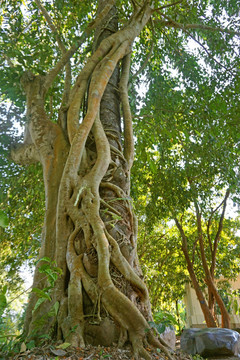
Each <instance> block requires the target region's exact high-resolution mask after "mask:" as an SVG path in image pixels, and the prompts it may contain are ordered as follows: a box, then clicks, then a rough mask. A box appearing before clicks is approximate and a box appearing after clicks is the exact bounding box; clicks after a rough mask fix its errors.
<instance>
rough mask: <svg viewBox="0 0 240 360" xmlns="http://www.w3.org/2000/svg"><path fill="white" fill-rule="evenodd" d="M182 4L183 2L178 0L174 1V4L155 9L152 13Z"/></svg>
mask: <svg viewBox="0 0 240 360" xmlns="http://www.w3.org/2000/svg"><path fill="white" fill-rule="evenodd" d="M182 2H183V0H179V1H175V2H173V3H171V4H167V5H163V6H160V7H159V8H157V9H153V12H154V11H158V10H162V9H165V8H168V7H171V6H174V5H177V4H181V3H182Z"/></svg>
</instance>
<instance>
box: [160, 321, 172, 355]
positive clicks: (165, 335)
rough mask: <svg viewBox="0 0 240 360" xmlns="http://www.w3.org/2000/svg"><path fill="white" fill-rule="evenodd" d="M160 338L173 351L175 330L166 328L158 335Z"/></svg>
mask: <svg viewBox="0 0 240 360" xmlns="http://www.w3.org/2000/svg"><path fill="white" fill-rule="evenodd" d="M160 338H161V339H163V340H164V341H165V342H166V343H167V345H168V346H169V347H170V348H171V349H173V350H174V349H175V345H176V334H175V330H174V329H172V328H171V327H169V326H167V327H166V329H165V331H164V332H163V333H162V334H160Z"/></svg>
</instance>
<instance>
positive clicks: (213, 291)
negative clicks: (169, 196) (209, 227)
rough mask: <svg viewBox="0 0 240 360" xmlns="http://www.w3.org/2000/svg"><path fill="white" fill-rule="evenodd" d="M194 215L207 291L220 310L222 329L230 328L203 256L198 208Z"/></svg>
mask: <svg viewBox="0 0 240 360" xmlns="http://www.w3.org/2000/svg"><path fill="white" fill-rule="evenodd" d="M196 215H197V226H198V240H199V246H200V253H201V259H202V264H203V269H204V272H205V276H206V277H205V281H206V284H207V286H208V289H209V293H210V294H212V295H213V296H214V298H215V300H216V302H217V304H218V306H219V308H220V311H221V315H222V327H223V328H230V317H229V314H228V311H227V309H226V307H225V305H224V302H223V300H222V298H221V296H220V295H219V293H218V291H217V288H216V286H215V284H214V280H213V278H212V275H211V272H210V270H209V267H208V264H207V260H206V256H205V250H204V244H203V235H202V225H201V215H200V213H199V210H198V207H197V205H196Z"/></svg>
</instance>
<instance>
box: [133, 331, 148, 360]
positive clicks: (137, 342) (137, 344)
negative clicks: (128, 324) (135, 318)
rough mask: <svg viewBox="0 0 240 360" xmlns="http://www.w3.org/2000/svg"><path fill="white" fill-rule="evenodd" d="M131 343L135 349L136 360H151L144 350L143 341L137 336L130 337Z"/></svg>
mask: <svg viewBox="0 0 240 360" xmlns="http://www.w3.org/2000/svg"><path fill="white" fill-rule="evenodd" d="M130 341H131V343H132V348H133V354H134V359H135V360H139V359H142V358H143V359H145V360H151V359H152V357H151V355H150V354H149V353H148V352H147V351H146V350H145V349H144V346H143V340H142V339H140V338H139V336H136V335H135V334H131V335H130Z"/></svg>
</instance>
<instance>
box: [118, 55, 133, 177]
mask: <svg viewBox="0 0 240 360" xmlns="http://www.w3.org/2000/svg"><path fill="white" fill-rule="evenodd" d="M130 64H131V53H130V54H128V55H126V56H125V57H124V58H123V60H122V75H121V79H120V82H119V91H120V96H121V101H122V107H123V119H124V157H125V158H126V160H127V163H128V170H129V171H130V169H131V167H132V164H133V159H134V141H133V127H132V114H131V109H130V105H129V99H128V80H129V72H130Z"/></svg>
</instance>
